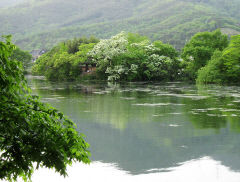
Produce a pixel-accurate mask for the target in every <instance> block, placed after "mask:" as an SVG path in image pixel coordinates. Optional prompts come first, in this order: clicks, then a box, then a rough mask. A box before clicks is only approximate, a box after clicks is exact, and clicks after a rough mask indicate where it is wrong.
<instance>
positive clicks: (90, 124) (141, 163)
mask: <svg viewBox="0 0 240 182" xmlns="http://www.w3.org/2000/svg"><path fill="white" fill-rule="evenodd" d="M37 84H38V85H37ZM35 87H38V88H40V89H39V90H37V91H38V92H40V94H41V95H42V96H43V97H56V98H60V97H64V99H61V100H60V102H56V103H55V102H54V101H51V103H53V104H54V106H56V107H57V108H59V109H60V110H62V111H63V112H64V113H67V115H69V117H71V119H73V120H74V121H75V122H76V123H77V125H79V126H80V127H79V128H81V131H80V132H83V133H85V134H86V136H87V141H88V142H89V143H90V144H91V152H92V160H93V161H103V162H107V163H116V164H117V165H118V166H119V167H120V168H122V169H124V170H126V171H129V172H130V173H132V174H139V173H143V172H145V171H146V170H149V169H153V168H157V169H159V168H163V169H166V168H169V167H174V166H177V165H179V163H182V162H185V161H189V160H192V159H197V158H201V157H203V156H210V157H212V158H213V159H216V160H218V161H221V162H222V163H223V165H226V166H229V167H231V169H234V170H239V169H240V162H239V161H240V155H239V153H240V147H239V146H240V136H239V134H238V133H235V132H232V131H239V128H240V126H239V125H240V124H239V117H234V116H232V114H239V113H238V112H236V111H231V110H230V111H229V110H227V111H226V109H238V108H239V103H237V102H236V103H235V102H233V101H234V99H235V98H234V97H231V96H229V95H228V94H227V93H229V92H231V91H222V90H221V89H219V88H218V89H212V88H211V89H202V90H201V89H198V90H196V89H195V88H194V87H192V86H182V85H179V86H178V85H175V86H174V85H173V84H165V85H161V84H152V85H145V84H144V83H141V84H139V83H138V84H134V83H131V84H120V85H116V84H114V85H111V84H102V83H67V84H56V83H52V84H50V85H49V83H47V82H45V81H42V82H41V81H39V82H37V83H36V84H35ZM44 87H46V89H44ZM41 88H42V89H41ZM49 88H50V89H49ZM59 88H65V89H59ZM86 90H88V91H86ZM89 90H90V91H89ZM239 93H240V92H239ZM159 103H162V104H163V105H162V106H161V105H158V106H154V104H159ZM164 103H172V104H169V105H168V104H166V105H164ZM174 104H175V105H174ZM181 104H184V105H181ZM229 104H233V105H229ZM209 108H210V109H209ZM221 108H222V109H221ZM199 109H200V110H199ZM201 109H202V110H201ZM203 111H204V112H203ZM193 112H194V113H195V114H194V113H193ZM176 113H180V114H176ZM196 113H197V114H196ZM209 114H210V115H209ZM222 115H226V116H222ZM78 121H79V122H78ZM188 121H190V122H188ZM171 124H173V126H174V125H175V126H177V127H171V126H170V125H171ZM216 131H217V132H216Z"/></svg>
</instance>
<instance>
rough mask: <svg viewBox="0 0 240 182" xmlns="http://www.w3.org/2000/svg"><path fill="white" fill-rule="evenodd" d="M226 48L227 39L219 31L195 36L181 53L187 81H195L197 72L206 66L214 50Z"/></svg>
mask: <svg viewBox="0 0 240 182" xmlns="http://www.w3.org/2000/svg"><path fill="white" fill-rule="evenodd" d="M227 46H228V37H227V35H223V34H222V33H221V32H220V30H216V31H214V32H200V33H197V34H195V35H194V36H193V37H192V38H191V40H190V41H189V42H188V43H187V44H186V45H185V47H184V49H183V53H182V58H183V59H184V63H185V73H186V75H187V76H188V77H189V79H192V80H195V79H196V77H197V71H198V70H199V69H200V68H202V67H203V66H205V65H206V64H207V62H208V61H209V60H210V59H211V57H212V55H213V53H214V51H215V50H220V51H222V50H223V49H224V48H226V47H227Z"/></svg>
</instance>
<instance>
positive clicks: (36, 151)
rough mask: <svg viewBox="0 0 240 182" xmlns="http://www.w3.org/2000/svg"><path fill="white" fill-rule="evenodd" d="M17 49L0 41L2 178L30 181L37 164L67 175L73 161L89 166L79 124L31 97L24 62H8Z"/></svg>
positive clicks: (0, 160)
mask: <svg viewBox="0 0 240 182" xmlns="http://www.w3.org/2000/svg"><path fill="white" fill-rule="evenodd" d="M14 48H15V46H14V45H13V44H12V43H11V41H10V37H9V36H8V37H6V41H5V42H1V41H0V179H3V180H16V179H17V177H22V178H23V179H24V180H27V179H28V178H31V174H32V173H33V170H34V166H35V164H36V165H37V168H38V167H39V166H42V167H47V168H54V169H55V170H56V171H57V172H59V173H60V174H62V175H64V176H65V175H66V167H67V165H69V164H72V162H74V161H79V162H80V161H82V162H84V163H89V162H90V160H89V158H88V157H89V155H90V153H89V151H88V150H87V149H88V146H89V145H88V144H87V143H86V142H85V141H84V140H83V138H82V137H81V136H80V135H79V134H78V132H77V131H76V129H75V127H76V125H75V124H74V123H73V122H72V121H71V120H69V119H68V118H67V117H66V116H64V115H63V114H62V113H61V112H59V111H57V110H56V109H55V108H52V107H51V106H49V105H46V104H44V103H42V102H40V100H39V98H38V97H37V96H32V95H31V93H30V92H31V91H30V88H29V87H28V86H27V82H26V80H25V79H24V75H23V68H22V64H21V62H19V61H17V60H15V59H9V57H10V56H11V53H12V52H13V50H14Z"/></svg>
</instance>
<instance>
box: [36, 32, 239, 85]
mask: <svg viewBox="0 0 240 182" xmlns="http://www.w3.org/2000/svg"><path fill="white" fill-rule="evenodd" d="M239 43H240V35H236V36H232V37H231V38H230V41H229V38H228V36H227V35H224V34H222V33H221V31H220V30H216V31H213V32H200V33H197V34H196V35H194V36H193V37H192V38H191V40H190V41H189V42H188V43H187V44H186V45H185V47H184V48H183V50H182V52H181V53H179V52H178V51H177V50H176V49H175V48H174V47H173V46H171V45H169V44H164V43H162V42H161V41H154V42H151V41H150V40H149V39H148V38H147V37H145V36H141V35H139V34H134V33H125V32H121V33H119V34H117V35H115V36H113V37H111V38H110V39H105V40H98V39H97V38H94V37H90V38H89V39H87V38H79V39H74V40H69V41H65V42H61V43H59V44H58V45H57V46H55V47H54V48H52V49H51V50H50V51H49V52H48V53H46V54H44V55H43V56H41V57H40V58H39V59H38V60H37V61H36V63H35V64H34V66H33V69H32V73H33V74H35V75H44V76H46V78H47V79H49V80H77V79H83V74H82V71H83V69H81V67H83V66H86V65H90V66H93V65H94V66H95V65H96V72H94V73H93V74H89V76H88V77H87V78H88V79H103V80H108V81H176V80H180V81H193V82H195V81H197V83H204V84H206V83H217V84H234V83H236V84H238V83H239V79H238V78H239V76H240V69H239V64H240V61H239V58H240V54H239V51H240V47H239ZM85 78H86V76H85V77H84V79H85Z"/></svg>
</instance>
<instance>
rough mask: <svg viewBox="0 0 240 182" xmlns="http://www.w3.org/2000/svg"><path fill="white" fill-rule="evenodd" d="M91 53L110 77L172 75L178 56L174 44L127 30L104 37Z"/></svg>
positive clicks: (128, 79)
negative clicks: (150, 39) (164, 42)
mask: <svg viewBox="0 0 240 182" xmlns="http://www.w3.org/2000/svg"><path fill="white" fill-rule="evenodd" d="M88 54H89V56H90V58H91V59H92V61H93V62H95V63H96V64H97V71H98V73H99V75H100V76H102V75H104V77H107V79H108V80H109V81H119V80H126V81H132V80H164V78H167V79H168V78H170V77H171V76H169V74H172V72H171V66H173V67H174V65H175V63H176V59H175V57H176V56H177V52H176V50H175V49H174V48H173V47H172V46H170V45H167V44H163V43H162V42H160V41H156V42H154V43H152V44H151V43H150V41H149V39H148V38H147V37H144V36H140V35H139V34H132V33H125V32H121V33H120V34H117V35H116V36H113V37H111V38H110V39H105V40H101V41H100V42H99V43H98V44H96V45H95V46H94V48H93V50H92V51H90V52H89V53H88ZM175 72H176V71H175Z"/></svg>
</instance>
